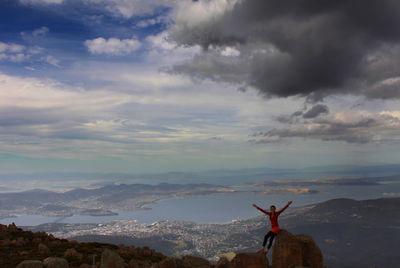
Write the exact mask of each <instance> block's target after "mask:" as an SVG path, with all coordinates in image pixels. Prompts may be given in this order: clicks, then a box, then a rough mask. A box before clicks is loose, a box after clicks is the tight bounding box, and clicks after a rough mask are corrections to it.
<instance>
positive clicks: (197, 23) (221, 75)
mask: <svg viewBox="0 0 400 268" xmlns="http://www.w3.org/2000/svg"><path fill="white" fill-rule="evenodd" d="M179 7H180V9H179V10H178V12H177V15H176V25H175V26H174V28H173V29H172V30H171V36H172V37H173V39H174V40H175V41H176V42H177V43H178V44H180V45H183V46H194V45H200V46H201V47H202V48H203V54H202V55H198V56H195V57H194V58H193V59H192V60H190V61H188V62H186V63H183V64H178V65H175V66H174V67H173V68H172V69H171V71H172V72H177V73H183V74H186V75H189V76H192V77H195V78H200V79H211V80H215V81H222V82H229V83H232V84H238V85H239V87H254V88H257V89H258V90H259V91H260V92H261V93H262V94H263V95H264V96H266V97H274V96H277V97H288V96H305V97H307V98H308V99H309V100H312V101H316V100H321V99H323V98H324V97H326V96H328V95H348V94H351V95H362V96H366V97H367V98H375V99H376V98H378V99H392V98H396V99H397V98H399V97H400V90H398V89H399V86H400V79H399V78H400V69H399V68H393V66H398V65H399V64H400V28H399V27H398V25H399V24H400V3H398V2H396V1H391V0H383V1H379V2H377V1H374V0H367V1H361V0H358V1H345V0H339V1H333V2H332V1H324V0H323V1H322V2H321V1H320V0H311V1H307V3H304V2H302V1H296V0H288V1H274V0H253V1H234V0H232V1H229V0H215V1H196V2H189V1H187V2H184V3H181V4H180V5H179ZM371 18H374V19H373V20H371ZM226 47H230V48H234V49H236V50H237V51H239V52H240V56H239V57H236V59H235V60H234V61H232V60H228V59H226V57H225V56H224V55H221V54H218V53H215V50H218V49H222V50H224V49H225V48H226ZM232 64H234V66H232Z"/></svg>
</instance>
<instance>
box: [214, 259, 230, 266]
mask: <svg viewBox="0 0 400 268" xmlns="http://www.w3.org/2000/svg"><path fill="white" fill-rule="evenodd" d="M215 267H216V268H231V263H230V262H229V260H228V259H227V258H226V257H221V258H220V259H219V261H218V262H217V264H216V265H215Z"/></svg>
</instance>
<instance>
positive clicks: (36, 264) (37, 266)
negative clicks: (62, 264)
mask: <svg viewBox="0 0 400 268" xmlns="http://www.w3.org/2000/svg"><path fill="white" fill-rule="evenodd" d="M16 268H43V263H42V262H41V261H32V260H26V261H23V262H21V263H20V264H18V265H17V267H16Z"/></svg>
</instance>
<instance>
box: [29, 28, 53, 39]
mask: <svg viewBox="0 0 400 268" xmlns="http://www.w3.org/2000/svg"><path fill="white" fill-rule="evenodd" d="M48 32H49V28H47V27H46V26H42V27H41V28H39V29H36V30H33V32H32V35H33V37H38V36H45V35H46V34H47V33H48Z"/></svg>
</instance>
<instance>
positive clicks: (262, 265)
mask: <svg viewBox="0 0 400 268" xmlns="http://www.w3.org/2000/svg"><path fill="white" fill-rule="evenodd" d="M230 265H231V267H232V268H268V267H269V265H268V259H267V257H266V256H265V254H263V253H238V254H236V256H235V258H233V260H232V261H231V263H230Z"/></svg>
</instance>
